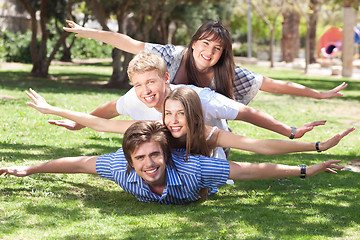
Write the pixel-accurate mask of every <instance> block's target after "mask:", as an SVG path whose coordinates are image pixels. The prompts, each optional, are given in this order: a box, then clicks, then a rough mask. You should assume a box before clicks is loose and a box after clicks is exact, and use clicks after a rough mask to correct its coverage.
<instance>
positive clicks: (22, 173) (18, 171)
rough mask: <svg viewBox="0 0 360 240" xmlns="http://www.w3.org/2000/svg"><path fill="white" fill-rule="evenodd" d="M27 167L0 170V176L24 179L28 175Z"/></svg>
mask: <svg viewBox="0 0 360 240" xmlns="http://www.w3.org/2000/svg"><path fill="white" fill-rule="evenodd" d="M28 168H29V167H8V168H0V175H2V174H4V176H6V175H14V176H17V177H26V176H28V175H29V173H28V171H27V170H28Z"/></svg>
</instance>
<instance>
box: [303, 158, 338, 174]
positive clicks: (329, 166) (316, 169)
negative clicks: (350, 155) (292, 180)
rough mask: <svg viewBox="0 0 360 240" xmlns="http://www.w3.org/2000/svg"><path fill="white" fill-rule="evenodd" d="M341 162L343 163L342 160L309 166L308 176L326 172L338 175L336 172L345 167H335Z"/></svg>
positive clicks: (307, 169)
mask: <svg viewBox="0 0 360 240" xmlns="http://www.w3.org/2000/svg"><path fill="white" fill-rule="evenodd" d="M340 162H341V161H340V160H329V161H326V162H322V163H318V164H315V165H311V166H308V167H307V168H306V176H307V177H312V176H315V175H316V174H318V173H321V172H325V171H327V172H331V173H336V171H335V170H341V169H343V168H344V166H339V165H335V163H340ZM334 169H335V170H334Z"/></svg>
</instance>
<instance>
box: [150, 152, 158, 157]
mask: <svg viewBox="0 0 360 240" xmlns="http://www.w3.org/2000/svg"><path fill="white" fill-rule="evenodd" d="M151 156H152V157H159V156H160V152H153V153H151Z"/></svg>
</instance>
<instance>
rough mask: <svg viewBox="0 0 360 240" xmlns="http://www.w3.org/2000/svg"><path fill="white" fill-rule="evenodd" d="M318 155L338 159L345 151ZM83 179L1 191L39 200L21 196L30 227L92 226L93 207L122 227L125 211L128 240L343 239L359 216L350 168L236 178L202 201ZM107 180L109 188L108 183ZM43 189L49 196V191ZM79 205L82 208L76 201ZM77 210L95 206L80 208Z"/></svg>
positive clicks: (43, 180)
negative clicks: (149, 197)
mask: <svg viewBox="0 0 360 240" xmlns="http://www.w3.org/2000/svg"><path fill="white" fill-rule="evenodd" d="M19 147H20V146H19ZM41 147H43V146H41ZM232 155H235V156H233V157H235V158H246V157H244V155H242V154H239V153H236V154H234V153H232ZM302 155H303V154H302ZM319 156H320V158H321V154H320V155H319V154H308V153H306V154H305V156H303V158H304V159H308V160H307V161H311V159H312V158H314V159H319ZM269 157H271V156H269ZM298 157H299V156H298ZM323 157H324V158H329V157H331V158H335V159H337V158H342V157H344V156H341V155H339V156H332V155H330V156H329V155H327V156H323ZM347 157H350V158H351V157H352V156H347ZM293 165H295V164H293ZM28 178H30V177H28ZM88 178H89V181H88V180H86V179H84V180H83V182H80V183H79V182H73V181H72V180H71V179H67V178H66V177H62V176H57V175H33V176H31V180H29V179H27V180H26V179H23V181H24V183H25V184H21V183H20V185H18V186H15V187H10V184H8V186H7V187H5V188H3V189H2V190H1V192H2V194H4V195H3V196H8V197H10V196H14V195H20V196H17V197H22V196H24V195H25V196H32V195H33V197H34V199H39V200H40V201H38V202H29V200H28V199H27V198H26V199H27V202H28V203H26V204H25V210H26V213H27V214H28V215H30V216H38V217H39V218H40V219H42V221H41V222H39V223H38V225H37V226H35V227H38V228H43V227H47V228H53V229H54V230H55V229H56V224H54V222H55V221H57V219H61V223H62V224H73V223H74V222H79V223H78V224H80V222H81V223H82V224H87V222H88V221H89V224H90V222H91V220H92V219H93V216H92V212H94V211H97V210H98V211H99V213H100V214H101V217H99V220H100V219H107V221H108V219H112V220H111V221H112V223H111V224H112V225H113V226H114V227H116V226H119V227H123V223H122V221H127V220H124V219H123V217H125V218H128V217H131V218H132V220H131V223H132V225H131V227H130V226H129V228H128V230H124V232H125V235H126V236H128V237H130V238H132V239H143V238H144V237H145V238H146V236H158V237H160V238H166V239H179V238H182V239H184V238H188V239H189V238H192V239H193V238H195V237H196V236H201V237H202V238H204V237H208V238H212V237H214V236H216V238H225V239H228V238H235V239H236V238H241V236H243V235H242V234H243V232H242V229H244V228H250V229H255V230H252V233H251V231H250V235H247V238H248V239H259V238H266V237H270V238H275V239H280V238H284V237H285V236H288V237H289V238H297V237H301V236H302V237H308V238H313V237H328V238H332V237H340V238H341V237H344V236H347V233H346V232H345V231H346V230H342V229H346V228H348V227H349V226H357V225H359V224H360V219H359V218H358V216H357V215H358V213H359V212H360V205H359V204H358V199H357V197H356V196H359V191H360V190H359V189H360V181H359V180H360V175H359V174H357V173H352V172H348V171H342V172H339V173H338V174H330V173H321V174H319V175H318V176H315V177H313V178H307V179H304V180H302V179H299V178H288V179H270V180H258V181H237V182H236V183H235V185H225V186H223V187H221V188H220V190H219V193H218V194H215V195H212V196H210V197H209V200H208V201H207V202H204V203H200V202H195V203H190V204H185V205H160V204H157V203H142V202H139V201H138V200H137V199H136V198H135V197H134V196H132V195H130V194H128V193H126V192H124V191H122V190H120V187H118V186H117V185H115V183H112V182H110V181H108V180H106V179H102V178H100V177H92V176H90V177H88ZM26 182H27V184H26ZM18 184H19V183H18ZM108 185H111V186H112V187H111V188H110V189H109V188H108ZM34 188H36V191H34ZM34 192H35V193H34ZM47 193H53V195H49V196H46V194H47ZM44 195H45V196H44ZM39 197H42V198H39ZM78 199H79V201H77V200H78ZM59 201H63V202H66V203H72V202H74V201H75V203H74V204H67V205H65V206H63V205H61V204H58V202H59ZM76 201H77V202H76ZM79 204H80V205H82V207H81V208H79V207H77V206H78V205H79ZM82 208H84V209H93V210H90V211H82ZM28 215H26V216H28ZM161 216H164V219H167V218H170V219H169V220H168V221H172V222H173V223H174V224H167V223H166V222H164V221H166V220H163V219H162V218H161ZM157 218H159V219H160V220H159V221H160V222H161V223H159V224H156V223H154V225H151V226H143V225H142V224H141V222H142V221H143V219H145V220H144V221H156V219H157ZM3 222H4V226H5V229H8V230H7V232H8V233H9V234H11V233H13V232H15V231H16V229H17V228H24V227H25V228H26V227H28V228H29V229H30V227H34V226H33V225H32V226H26V225H25V226H24V223H23V221H20V220H16V219H11V216H9V218H7V219H5V220H4V219H3ZM176 222H179V224H175V223H176ZM283 223H287V224H283ZM334 226H336V227H334ZM224 229H225V230H224ZM247 231H248V230H247ZM74 236H77V237H79V239H87V238H93V235H92V234H90V233H83V234H80V235H76V234H75V235H74V234H71V233H69V235H68V236H67V237H68V238H69V239H71V238H72V237H74ZM110 236H114V233H103V234H100V233H99V238H101V237H105V238H106V237H110ZM122 236H123V235H122ZM121 238H123V237H121ZM150 239H152V237H150Z"/></svg>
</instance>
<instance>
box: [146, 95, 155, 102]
mask: <svg viewBox="0 0 360 240" xmlns="http://www.w3.org/2000/svg"><path fill="white" fill-rule="evenodd" d="M154 97H155V96H151V97H146V98H145V100H146V101H151V100H153V99H154Z"/></svg>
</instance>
